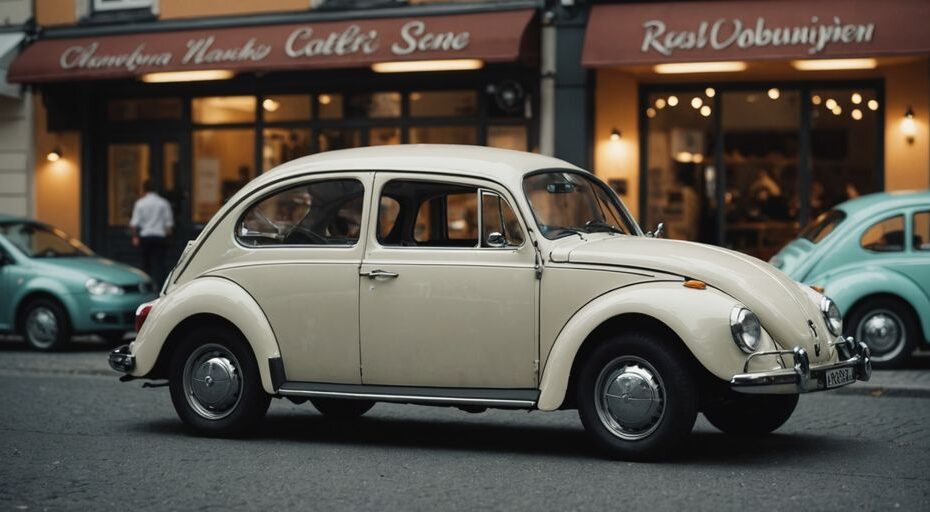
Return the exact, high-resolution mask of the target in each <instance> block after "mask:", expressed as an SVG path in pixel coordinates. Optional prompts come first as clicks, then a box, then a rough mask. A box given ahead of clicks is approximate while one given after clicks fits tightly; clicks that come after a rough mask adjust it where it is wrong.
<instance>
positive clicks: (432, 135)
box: [410, 125, 478, 144]
mask: <svg viewBox="0 0 930 512" xmlns="http://www.w3.org/2000/svg"><path fill="white" fill-rule="evenodd" d="M477 139H478V134H477V130H476V128H475V126H474V125H465V126H411V127H410V143H411V144H476V143H477Z"/></svg>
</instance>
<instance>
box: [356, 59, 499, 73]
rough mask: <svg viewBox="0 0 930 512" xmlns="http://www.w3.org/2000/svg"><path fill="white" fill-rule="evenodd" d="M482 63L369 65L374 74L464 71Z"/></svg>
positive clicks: (471, 60)
mask: <svg viewBox="0 0 930 512" xmlns="http://www.w3.org/2000/svg"><path fill="white" fill-rule="evenodd" d="M483 67H484V61H482V60H479V59H448V60H410V61H395V62H376V63H374V64H372V65H371V70H372V71H374V72H375V73H418V72H424V71H465V70H470V69H481V68H483Z"/></svg>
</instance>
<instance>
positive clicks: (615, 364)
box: [575, 332, 698, 460]
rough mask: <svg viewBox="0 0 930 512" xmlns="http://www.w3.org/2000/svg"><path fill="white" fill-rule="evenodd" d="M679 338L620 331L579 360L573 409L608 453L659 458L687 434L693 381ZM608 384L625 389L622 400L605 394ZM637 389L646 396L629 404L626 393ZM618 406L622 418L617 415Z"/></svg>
mask: <svg viewBox="0 0 930 512" xmlns="http://www.w3.org/2000/svg"><path fill="white" fill-rule="evenodd" d="M679 343H680V342H679V340H677V339H663V338H662V337H660V336H657V335H655V334H652V333H647V332H636V333H628V334H621V335H619V336H616V337H613V338H610V339H607V340H605V341H603V342H602V343H601V344H600V345H598V346H597V347H595V348H594V350H592V351H591V352H590V353H589V354H588V356H587V357H586V358H585V360H584V361H583V362H582V365H581V368H580V373H579V374H578V384H577V386H576V389H575V392H576V393H577V396H576V400H577V402H576V403H577V404H578V414H579V415H580V416H581V422H582V423H583V424H584V427H585V430H587V431H588V433H589V435H591V436H592V437H593V438H594V440H595V441H596V442H597V444H598V445H599V446H600V447H601V448H603V449H604V450H605V451H606V453H607V454H608V455H609V456H611V457H614V458H620V459H625V460H654V459H660V458H662V457H664V456H665V455H667V454H669V453H670V452H671V451H672V450H673V449H674V448H675V447H676V446H678V445H679V444H680V443H681V442H682V441H684V440H685V439H686V438H687V437H688V435H689V434H690V433H691V429H692V428H693V427H694V421H695V419H696V417H697V409H698V392H697V382H696V380H695V379H694V377H693V375H692V372H691V369H690V365H689V361H688V359H687V357H688V355H687V354H686V353H685V352H684V350H685V349H683V348H681V347H680V346H679V345H678V344H679ZM643 376H646V377H648V378H644V377H643ZM599 382H600V384H599ZM612 386H616V387H614V388H613V389H614V390H615V391H614V392H617V391H622V392H624V394H623V395H622V396H624V397H625V399H626V401H625V402H621V401H620V400H621V399H619V398H614V399H611V398H608V397H607V395H606V391H607V390H610V389H612ZM637 388H639V391H637ZM640 393H642V394H640ZM637 394H639V397H638V398H642V397H647V399H646V400H640V401H633V402H632V403H633V404H640V405H637V406H636V407H630V405H631V401H630V400H629V397H630V396H631V395H633V396H634V398H637V397H636V396H635V395H637ZM653 397H657V398H659V399H658V400H656V399H653ZM642 404H646V405H644V406H643V405H642ZM643 407H646V408H647V409H645V410H643ZM659 409H661V413H660V412H659ZM617 411H619V412H620V413H621V414H626V415H627V417H626V418H621V417H619V416H618V415H617V414H615V413H616V412H617ZM638 423H643V425H638Z"/></svg>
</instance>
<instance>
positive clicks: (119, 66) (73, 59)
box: [8, 9, 535, 83]
mask: <svg viewBox="0 0 930 512" xmlns="http://www.w3.org/2000/svg"><path fill="white" fill-rule="evenodd" d="M534 13H535V11H534V10H533V9H523V10H515V11H500V12H488V13H478V14H461V15H448V16H422V17H417V18H380V19H366V20H348V21H337V22H321V23H294V24H287V25H261V26H246V27H233V28H220V29H213V30H184V31H173V32H148V33H135V34H121V35H113V36H100V37H82V38H72V39H44V40H40V41H37V42H35V43H33V44H31V45H30V46H29V47H27V48H26V49H25V50H24V51H23V52H22V54H20V55H19V57H17V58H16V60H15V61H14V62H13V64H12V65H11V66H10V69H9V75H8V80H9V81H11V82H20V83H23V82H26V83H37V82H56V81H66V80H97V79H116V78H132V77H136V76H139V75H142V74H145V73H152V72H163V71H187V70H198V69H229V70H233V71H237V72H245V71H279V70H294V69H318V68H336V67H353V66H367V65H370V64H373V63H375V62H389V61H415V60H437V59H442V60H444V59H481V60H483V61H485V62H512V61H516V60H520V59H525V58H527V57H532V55H533V52H532V51H529V52H526V51H524V50H526V49H529V48H532V45H531V44H530V43H529V42H528V41H527V39H528V38H529V37H530V33H531V32H532V31H531V30H529V28H530V21H531V20H532V18H533V15H534Z"/></svg>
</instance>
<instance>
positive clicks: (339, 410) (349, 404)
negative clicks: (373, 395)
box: [310, 398, 375, 419]
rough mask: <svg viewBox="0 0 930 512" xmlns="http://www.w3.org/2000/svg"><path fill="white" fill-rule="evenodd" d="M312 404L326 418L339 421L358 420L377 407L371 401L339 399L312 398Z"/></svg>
mask: <svg viewBox="0 0 930 512" xmlns="http://www.w3.org/2000/svg"><path fill="white" fill-rule="evenodd" d="M310 403H312V404H313V406H314V407H316V410H318V411H320V412H321V413H323V414H324V415H325V416H329V417H331V418H338V419H352V418H358V417H360V416H361V415H363V414H365V413H366V412H368V411H369V410H371V408H372V407H374V406H375V403H374V402H372V401H371V400H340V399H338V398H311V399H310Z"/></svg>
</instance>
